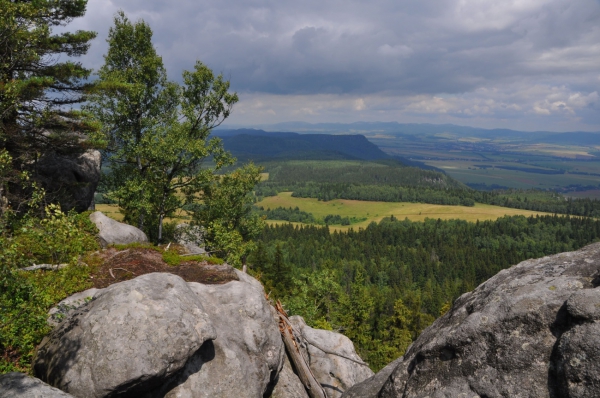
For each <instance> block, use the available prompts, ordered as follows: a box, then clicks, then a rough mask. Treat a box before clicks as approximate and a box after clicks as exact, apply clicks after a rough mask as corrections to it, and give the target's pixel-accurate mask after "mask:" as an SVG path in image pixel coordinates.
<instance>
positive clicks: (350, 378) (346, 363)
mask: <svg viewBox="0 0 600 398" xmlns="http://www.w3.org/2000/svg"><path fill="white" fill-rule="evenodd" d="M290 322H291V323H292V325H293V326H294V328H295V329H296V330H297V331H299V332H300V333H301V334H302V336H303V338H304V339H305V342H306V344H305V345H304V346H303V347H302V349H303V351H304V354H305V355H304V356H305V358H308V360H309V365H310V369H311V370H312V372H313V374H314V375H315V377H316V379H317V381H318V382H319V383H321V385H322V386H323V388H324V389H325V392H326V393H327V396H328V398H338V397H340V396H341V395H342V393H343V392H344V391H346V390H347V389H349V388H350V387H352V386H353V385H354V384H356V383H360V382H362V381H364V380H365V379H367V378H369V377H371V376H372V375H373V371H372V370H371V369H370V368H369V367H368V366H366V365H361V364H359V363H357V362H354V361H351V360H349V359H347V358H343V357H341V356H338V355H333V354H330V353H326V352H324V351H323V350H322V349H324V350H326V351H329V352H335V353H338V354H341V355H343V356H346V357H349V358H352V359H354V360H355V361H358V362H362V359H361V358H360V357H359V356H358V354H357V353H356V351H355V350H354V344H352V341H350V339H349V338H347V337H346V336H344V335H343V334H340V333H335V332H331V331H328V330H321V329H313V328H311V327H310V326H308V325H306V323H305V322H304V319H303V318H302V317H300V316H292V317H290Z"/></svg>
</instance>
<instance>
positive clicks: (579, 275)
mask: <svg viewBox="0 0 600 398" xmlns="http://www.w3.org/2000/svg"><path fill="white" fill-rule="evenodd" d="M230 272H235V274H236V275H237V278H236V279H239V280H230V281H228V282H226V283H223V284H218V285H211V284H202V283H197V282H185V281H184V280H183V279H182V278H180V277H179V276H176V275H172V274H168V273H152V274H146V275H142V276H139V277H137V278H135V279H132V280H129V281H125V282H119V283H116V284H114V285H111V286H109V287H107V288H104V289H94V290H90V291H88V292H83V293H80V294H78V295H75V296H73V297H71V298H69V299H67V300H65V301H64V302H63V303H62V305H61V306H59V307H60V311H59V313H60V315H61V316H60V317H58V318H59V321H57V320H56V319H57V317H56V313H57V310H55V311H54V312H53V317H52V320H53V322H55V324H56V325H57V326H56V327H55V329H54V330H53V331H52V332H51V333H50V334H49V335H48V336H47V337H46V338H45V339H44V341H43V342H42V344H41V345H40V347H39V349H38V354H37V357H36V360H35V366H34V369H35V374H36V376H37V377H38V378H39V379H34V378H31V377H28V376H26V375H23V374H18V373H10V374H7V375H3V376H0V396H2V397H13V396H14V397H18V396H43V397H69V396H74V397H116V396H119V397H270V396H271V397H275V398H296V397H298V398H305V397H309V393H308V392H307V391H306V390H305V388H304V386H303V384H302V383H301V382H300V379H299V378H298V376H297V375H296V371H295V369H294V367H293V366H292V365H291V363H290V361H289V358H288V356H287V355H286V350H285V347H284V344H283V343H282V339H281V335H280V330H279V323H278V315H277V313H276V311H275V309H274V308H273V307H272V306H271V305H270V304H269V302H268V301H267V300H266V299H265V296H264V290H263V288H262V286H261V285H260V283H258V281H256V280H255V279H253V278H251V277H249V276H248V275H247V274H244V273H242V272H239V271H237V270H236V271H233V270H230ZM599 285H600V243H598V244H594V245H590V246H587V247H585V248H583V249H581V250H579V251H576V252H570V253H562V254H558V255H554V256H549V257H544V258H541V259H537V260H529V261H525V262H522V263H520V264H518V265H515V266H513V267H512V268H510V269H507V270H504V271H502V272H500V273H499V274H497V275H496V276H494V277H493V278H491V279H489V280H488V281H486V282H485V283H483V284H482V285H480V286H479V287H478V288H477V289H475V290H474V291H473V292H470V293H466V294H464V295H463V296H461V297H460V298H459V299H458V300H456V302H455V304H454V306H453V307H452V309H451V310H450V311H449V312H448V313H447V314H446V315H444V316H443V317H441V318H440V319H438V320H437V321H436V322H435V323H434V324H433V325H432V326H431V327H429V328H428V329H426V330H425V331H424V332H423V333H422V334H421V336H420V337H419V338H418V339H417V340H416V341H415V343H414V344H413V345H412V346H411V347H410V348H409V349H408V351H407V352H406V354H405V355H404V356H403V357H401V358H399V359H398V360H396V361H394V362H393V363H391V364H390V365H388V366H387V367H386V368H385V369H383V370H382V371H380V372H379V373H377V374H375V375H373V374H372V372H371V371H370V370H369V369H368V368H367V367H366V366H365V365H363V364H361V360H360V358H359V357H358V355H356V352H355V351H354V347H353V345H352V343H351V342H350V341H349V340H348V339H347V338H346V337H344V336H342V335H340V334H337V333H333V332H329V331H324V330H316V329H312V328H310V327H308V326H307V325H306V324H305V323H304V321H303V320H302V319H301V318H299V317H292V319H291V320H290V321H291V324H292V325H293V327H294V329H295V330H296V331H297V332H298V333H299V335H300V336H302V337H301V338H300V339H299V348H300V351H301V352H302V353H303V355H304V357H305V358H306V359H307V362H308V363H309V365H310V369H311V371H312V373H314V375H315V377H316V379H317V380H318V382H319V383H320V384H321V385H322V386H323V388H324V391H325V393H326V394H327V397H329V398H333V397H340V396H341V397H345V398H349V397H365V398H369V397H373V398H374V397H382V398H387V397H469V398H470V397H600V289H597V286H599Z"/></svg>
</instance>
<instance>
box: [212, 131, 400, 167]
mask: <svg viewBox="0 0 600 398" xmlns="http://www.w3.org/2000/svg"><path fill="white" fill-rule="evenodd" d="M214 134H215V136H217V137H219V138H221V139H222V140H223V146H224V147H225V149H226V150H228V151H230V152H231V153H232V154H233V155H234V156H235V157H237V158H238V159H240V160H242V161H246V160H254V161H265V160H270V159H321V160H323V159H360V160H376V159H389V158H391V157H390V155H387V154H386V153H385V152H383V151H382V150H381V149H379V147H377V145H375V144H373V143H371V142H370V141H369V140H367V139H366V137H365V136H363V135H357V134H353V135H325V134H298V133H282V132H273V133H271V132H266V131H263V130H251V129H243V130H216V131H215V133H214Z"/></svg>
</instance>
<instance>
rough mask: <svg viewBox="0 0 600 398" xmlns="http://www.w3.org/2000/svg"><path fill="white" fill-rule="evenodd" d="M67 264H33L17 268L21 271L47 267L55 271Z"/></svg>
mask: <svg viewBox="0 0 600 398" xmlns="http://www.w3.org/2000/svg"><path fill="white" fill-rule="evenodd" d="M67 265H69V264H33V265H32V266H31V267H25V268H19V269H20V270H21V271H35V270H38V269H47V270H52V271H56V270H59V269H63V268H65V267H66V266H67Z"/></svg>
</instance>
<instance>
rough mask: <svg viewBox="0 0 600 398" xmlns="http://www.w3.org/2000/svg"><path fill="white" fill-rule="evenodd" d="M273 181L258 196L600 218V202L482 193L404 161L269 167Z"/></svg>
mask: <svg viewBox="0 0 600 398" xmlns="http://www.w3.org/2000/svg"><path fill="white" fill-rule="evenodd" d="M264 167H265V169H266V170H267V171H269V179H268V180H267V181H263V182H261V183H260V184H259V185H258V187H257V188H256V191H255V192H256V195H257V196H258V197H261V196H273V195H276V194H277V193H278V192H283V191H292V192H293V193H292V196H295V197H302V198H316V199H319V200H323V201H329V200H333V199H354V200H369V201H381V202H416V203H430V204H443V205H460V206H473V205H474V204H475V203H476V202H477V203H484V204H490V205H496V206H503V207H510V208H516V209H523V210H533V211H541V212H547V213H557V214H569V215H575V216H585V217H600V201H598V200H595V199H589V198H582V199H574V198H567V197H565V196H563V195H561V194H560V193H557V192H553V191H545V190H519V189H504V190H494V191H477V190H474V189H471V188H469V187H467V186H466V185H463V184H461V183H460V182H458V181H456V180H454V179H453V178H451V177H449V176H447V175H445V174H443V173H440V172H437V171H432V170H422V169H418V168H414V167H406V166H403V165H402V164H401V163H400V162H398V161H393V160H380V161H374V162H357V161H354V162H349V161H305V162H300V161H288V162H272V163H266V164H264Z"/></svg>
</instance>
